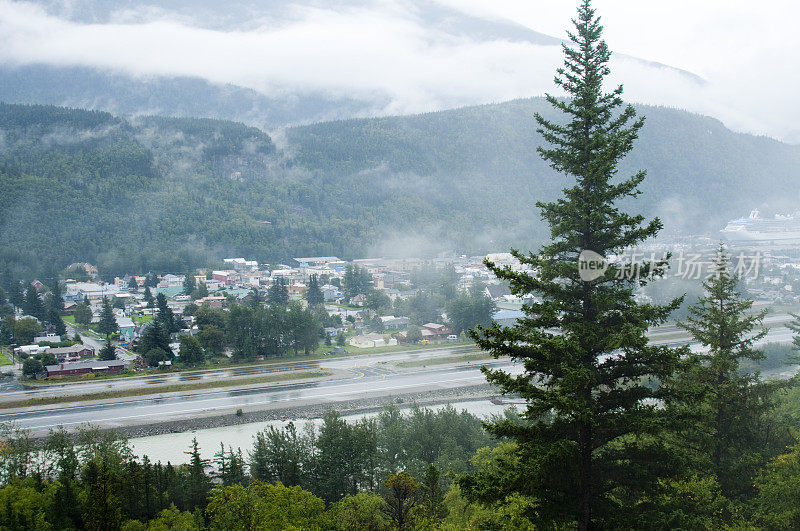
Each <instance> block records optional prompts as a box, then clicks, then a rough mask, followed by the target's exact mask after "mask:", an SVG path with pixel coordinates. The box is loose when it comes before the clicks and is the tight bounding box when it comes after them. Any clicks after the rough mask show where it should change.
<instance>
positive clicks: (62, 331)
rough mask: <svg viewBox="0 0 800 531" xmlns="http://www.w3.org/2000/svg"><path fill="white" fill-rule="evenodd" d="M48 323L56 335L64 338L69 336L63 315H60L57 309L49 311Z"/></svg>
mask: <svg viewBox="0 0 800 531" xmlns="http://www.w3.org/2000/svg"><path fill="white" fill-rule="evenodd" d="M47 322H48V323H50V325H51V326H52V327H53V331H54V332H55V333H56V335H58V336H61V337H64V336H65V335H66V334H67V325H66V324H64V320H63V319H62V318H61V314H59V313H58V310H57V309H55V308H50V309H49V310H48V311H47Z"/></svg>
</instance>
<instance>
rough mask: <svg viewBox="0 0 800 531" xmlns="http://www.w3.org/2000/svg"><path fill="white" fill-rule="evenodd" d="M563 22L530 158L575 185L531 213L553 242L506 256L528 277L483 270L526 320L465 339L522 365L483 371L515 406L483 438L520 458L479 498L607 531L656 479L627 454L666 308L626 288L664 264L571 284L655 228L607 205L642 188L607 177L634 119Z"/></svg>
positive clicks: (598, 44)
mask: <svg viewBox="0 0 800 531" xmlns="http://www.w3.org/2000/svg"><path fill="white" fill-rule="evenodd" d="M574 24H575V32H574V33H572V32H570V33H569V38H570V41H571V42H570V43H568V44H565V45H564V46H563V51H564V55H565V64H564V67H563V68H559V69H558V74H557V76H556V79H555V82H556V84H557V85H558V86H559V87H561V88H562V89H563V90H564V91H565V92H566V93H567V96H568V98H567V99H560V98H556V97H554V96H551V95H548V96H547V100H548V101H549V102H550V104H551V105H552V106H553V107H554V108H555V109H556V110H558V111H561V113H562V114H563V121H559V122H552V121H548V120H546V119H544V118H543V117H542V116H539V115H536V120H537V122H538V123H539V125H540V130H539V131H540V132H541V134H542V136H543V138H544V139H545V141H546V142H548V143H549V144H550V147H545V148H539V149H538V151H539V154H540V155H541V156H542V157H543V158H544V159H545V160H547V161H548V162H549V163H550V165H551V166H552V167H553V168H554V169H555V170H556V171H558V172H559V173H562V174H564V175H566V176H568V177H570V178H571V179H574V180H575V182H574V185H573V186H571V187H568V188H566V189H565V190H564V196H563V197H561V198H560V199H558V200H556V201H555V202H551V203H539V204H538V207H539V208H540V209H541V211H542V217H543V218H544V219H545V220H546V221H547V222H548V224H549V225H550V231H551V237H552V242H551V243H549V244H547V245H545V246H543V247H542V248H541V249H540V250H539V252H538V253H536V254H534V253H527V254H526V253H522V252H520V251H518V250H512V254H513V255H514V256H515V257H516V258H517V259H518V260H519V261H520V262H521V263H522V264H523V265H526V266H529V269H530V270H535V271H537V274H535V275H534V274H530V273H528V272H525V271H514V270H512V269H511V268H504V267H499V266H497V265H495V264H493V263H491V262H488V261H487V264H486V265H487V267H489V268H490V269H491V270H492V271H493V273H494V274H495V275H496V276H497V277H498V278H500V279H502V280H506V281H508V282H509V283H510V287H511V291H512V293H514V294H515V295H520V296H522V295H527V294H534V295H536V296H537V301H536V302H533V303H531V304H529V305H526V306H524V307H523V308H524V311H525V313H526V316H525V318H523V319H520V320H519V322H518V323H517V324H516V325H515V326H512V327H501V326H498V325H495V326H493V327H492V328H478V329H476V330H473V331H472V332H471V335H472V337H473V338H474V339H475V341H476V343H477V344H478V345H479V346H480V347H481V348H482V349H484V350H488V351H490V352H491V353H492V354H494V355H495V356H501V355H507V356H510V357H511V358H512V359H514V360H516V361H519V362H520V363H521V364H522V366H523V367H524V372H523V373H522V374H521V375H518V376H515V375H512V374H509V373H507V372H505V371H503V370H490V369H484V372H485V373H486V375H487V379H488V380H489V381H490V382H491V383H494V384H496V385H498V386H500V388H501V389H502V391H503V392H505V393H519V394H520V395H521V396H522V397H523V398H524V399H525V400H526V402H527V406H526V409H525V411H524V413H523V414H522V417H523V421H524V422H521V423H520V422H516V421H514V420H513V419H505V420H500V421H496V422H493V423H492V424H490V426H489V429H490V431H491V432H492V433H493V434H495V435H497V436H500V437H507V438H510V439H512V440H514V441H516V443H517V452H518V454H519V459H520V461H519V462H520V466H518V467H511V468H510V469H509V470H508V471H507V472H508V474H507V475H506V476H504V478H505V480H504V481H502V482H501V484H500V485H493V486H492V489H491V490H492V491H493V494H492V497H494V496H498V495H500V496H502V493H514V492H516V493H520V494H523V495H531V496H533V497H535V498H536V499H537V500H538V501H539V506H538V507H537V513H538V517H539V518H540V520H541V523H542V526H543V527H552V526H555V527H558V526H561V525H568V526H569V525H577V527H578V529H589V528H591V527H614V526H615V522H616V523H619V520H615V519H622V518H625V512H626V509H625V508H624V507H623V500H624V499H625V496H616V495H615V492H616V493H620V492H624V493H626V495H631V493H632V492H633V491H635V490H636V489H637V488H640V487H643V486H644V485H645V484H646V483H647V482H648V480H653V481H654V480H655V476H656V474H657V472H656V471H651V470H650V468H649V467H651V466H655V465H657V464H659V462H658V460H653V459H652V458H651V456H647V455H641V454H642V453H645V452H644V451H643V450H644V448H643V449H642V451H641V452H640V451H634V450H633V443H634V442H636V441H637V440H638V437H640V436H645V435H646V434H648V433H652V432H654V431H656V430H658V429H659V428H660V426H661V424H662V421H661V417H662V414H661V412H660V411H659V409H658V408H657V406H656V405H655V404H654V400H653V399H656V398H658V397H659V396H660V393H659V391H658V390H657V388H656V386H654V385H648V384H649V382H651V380H652V379H656V378H657V379H661V378H664V377H666V376H667V375H669V374H670V373H671V372H672V370H673V368H674V366H675V364H676V363H677V358H678V356H677V354H676V353H675V352H674V351H672V350H670V349H669V348H667V347H659V346H652V345H649V344H648V339H647V337H646V335H645V334H646V332H647V330H648V328H649V327H650V326H653V325H657V324H660V323H662V322H664V321H665V320H666V319H667V317H668V315H669V313H670V311H672V310H673V309H675V308H677V306H678V304H679V301H673V302H672V303H670V304H669V305H666V306H654V305H647V304H637V303H636V302H635V301H634V298H633V292H634V289H635V287H636V286H637V284H641V285H643V284H645V283H646V278H647V277H648V275H650V274H656V275H657V274H659V273H662V272H663V269H662V268H663V267H666V265H665V263H663V262H654V263H645V264H642V265H641V268H640V269H639V272H640V274H641V276H640V277H636V278H630V277H629V276H627V275H625V274H623V273H626V271H623V270H622V269H621V266H618V265H615V264H613V263H611V264H606V266H607V267H606V268H605V269H604V270H603V269H601V270H600V275H599V276H598V277H597V278H591V277H590V276H588V275H585V274H584V275H582V274H581V266H580V265H579V264H580V263H585V262H584V259H585V258H586V256H587V255H586V254H585V253H584V254H583V255H581V253H582V251H592V252H594V253H597V255H599V256H601V257H609V256H611V255H618V254H620V253H621V252H623V250H625V249H627V248H631V247H634V246H635V245H637V244H638V243H640V242H642V241H643V240H645V239H647V238H650V237H652V236H654V235H655V234H656V233H657V232H658V231H659V229H660V228H661V222H660V221H659V220H658V219H654V220H652V221H650V222H645V220H644V218H643V216H640V215H631V214H627V213H625V212H623V211H621V210H620V209H619V207H618V202H619V201H621V200H623V199H626V198H630V197H634V196H636V195H638V194H639V190H638V186H639V184H640V183H641V182H642V180H643V179H644V177H645V172H643V171H640V172H638V173H636V174H635V175H633V176H632V177H628V178H621V179H617V178H616V174H617V165H618V163H619V162H620V160H621V159H622V158H623V157H624V156H625V155H626V154H627V153H628V152H629V151H630V150H631V149H632V148H633V142H634V140H635V139H636V137H637V134H638V132H639V130H640V129H641V127H642V125H643V120H642V119H641V118H639V119H637V118H636V113H635V111H634V109H633V107H631V106H629V105H627V106H626V105H623V101H622V98H621V95H622V87H621V86H620V87H617V88H615V89H614V90H613V91H611V92H610V93H606V92H604V91H603V86H602V84H603V80H604V78H605V77H606V76H607V75H608V73H609V68H608V66H607V63H608V61H609V58H610V52H609V50H608V47H607V46H606V44H605V42H604V41H603V40H602V26H601V25H600V20H599V18H598V17H596V16H595V11H594V9H592V7H591V3H590V1H589V0H583V1H582V2H581V4H580V6H579V8H578V16H577V18H576V19H575V20H574ZM589 256H591V255H589ZM579 257H580V258H579ZM626 277H627V278H626ZM501 466H502V464H501ZM634 471H635V472H634ZM461 483H462V487H463V488H464V490H465V492H467V494H468V495H470V496H472V497H479V496H480V495H481V494H482V493H486V492H488V490H487V488H482V487H487V486H486V485H483V486H482V485H481V477H480V475H477V476H468V477H465V478H464V479H463V480H462V482H461ZM612 491H615V492H612Z"/></svg>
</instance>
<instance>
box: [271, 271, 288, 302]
mask: <svg viewBox="0 0 800 531" xmlns="http://www.w3.org/2000/svg"><path fill="white" fill-rule="evenodd" d="M267 303H269V304H278V305H286V304H288V303H289V290H288V288H287V287H286V281H285V280H284V279H283V277H278V278H276V279H275V280H273V281H272V284H271V285H270V287H269V289H268V290H267Z"/></svg>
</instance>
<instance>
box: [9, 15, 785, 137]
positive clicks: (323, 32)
mask: <svg viewBox="0 0 800 531" xmlns="http://www.w3.org/2000/svg"><path fill="white" fill-rule="evenodd" d="M437 1H438V2H439V3H440V4H442V5H445V6H449V7H450V8H453V9H455V10H459V11H462V12H464V13H466V14H469V15H472V16H475V17H479V18H482V19H486V20H513V21H515V22H518V23H520V24H523V25H525V26H527V27H529V28H531V29H533V30H536V31H539V32H542V33H545V34H548V35H552V36H556V37H564V35H565V30H566V28H567V26H568V25H569V19H570V18H571V17H572V16H573V15H574V11H575V4H576V2H571V1H565V0H557V1H556V0H491V1H489V0H437ZM61 3H62V4H63V5H65V6H70V5H71V4H74V9H75V10H78V9H81V6H80V2H77V3H73V2H69V1H63V2H61ZM154 4H157V2H154ZM267 4H268V2H267ZM222 5H224V4H222ZM327 5H331V4H330V3H327V2H317V3H313V2H311V3H308V2H307V3H304V4H302V5H300V4H298V5H297V6H295V7H293V8H292V9H290V10H289V12H290V15H291V16H289V17H286V16H285V13H283V14H282V16H284V18H282V19H280V20H278V19H274V18H273V19H271V18H269V17H266V18H264V19H263V20H262V19H257V20H254V21H249V22H248V23H247V24H241V26H240V27H234V28H232V27H224V28H220V27H214V26H213V25H211V24H209V23H207V21H206V22H205V23H204V21H203V20H200V19H195V18H192V17H191V16H187V15H186V13H185V12H181V13H178V12H173V11H170V10H167V9H164V8H162V7H158V6H156V7H152V6H151V7H147V8H142V9H141V10H136V9H134V10H131V9H130V8H126V9H120V10H119V11H118V12H115V13H113V14H112V16H110V17H108V18H107V19H106V20H102V21H101V22H100V23H94V24H88V23H85V22H79V21H78V20H80V17H78V18H76V17H69V16H68V15H65V14H64V13H65V12H64V11H63V10H62V11H58V10H55V11H54V10H53V9H50V10H49V11H46V10H45V9H43V8H42V7H41V6H40V5H38V4H32V3H28V2H11V1H9V0H0V62H3V63H5V64H12V65H14V64H31V63H34V64H54V65H70V66H73V65H79V66H92V67H97V68H101V69H109V70H113V71H115V72H122V73H126V74H130V75H137V76H154V75H155V76H158V75H167V76H170V75H185V76H198V77H202V78H205V79H207V80H209V81H212V82H218V83H234V84H237V85H242V86H246V87H250V88H253V89H255V90H258V91H260V92H263V93H265V94H275V93H281V94H286V93H294V92H306V93H308V92H321V93H327V94H334V95H337V96H342V95H349V96H355V97H363V98H378V99H381V98H382V99H383V101H388V102H389V104H388V105H386V106H385V107H383V108H382V109H381V110H380V112H382V113H409V112H420V111H430V110H437V109H442V108H448V107H453V106H458V105H466V104H476V103H486V102H497V101H504V100H507V99H511V98H517V97H526V96H534V95H540V94H542V93H544V92H546V91H553V90H554V88H553V86H552V77H553V72H554V69H555V68H556V67H557V66H558V64H559V63H560V61H561V55H560V51H559V50H558V48H557V47H555V46H540V45H535V44H533V43H530V42H519V41H517V42H513V41H509V40H505V39H499V38H491V37H489V38H487V37H485V36H475V35H464V34H460V33H459V32H458V31H451V30H452V28H450V29H448V28H442V27H441V26H436V27H434V26H431V25H430V24H428V23H427V22H426V20H424V19H423V18H421V17H420V16H419V12H418V10H417V9H416V6H415V4H414V3H413V2H409V1H403V0H374V1H371V0H364V1H363V2H358V3H350V4H347V7H342V5H339V7H337V8H335V9H334V8H328V7H325V6H327ZM595 7H596V8H597V10H598V12H599V14H600V15H601V16H602V17H603V22H604V25H605V28H606V33H605V37H606V40H607V42H608V44H609V46H610V47H611V49H612V50H614V51H617V52H621V53H622V54H627V55H629V56H633V57H638V58H642V59H646V60H649V61H657V62H660V63H664V64H667V65H670V66H673V67H676V68H680V69H684V70H687V71H689V72H692V73H695V74H697V75H699V76H701V77H702V78H704V79H705V80H706V83H703V84H699V83H697V82H695V81H692V80H691V78H689V77H687V76H682V75H681V74H679V73H677V72H675V71H671V70H668V69H663V68H653V67H648V66H646V65H644V64H643V63H641V62H637V61H632V60H629V59H625V58H624V57H620V56H618V57H617V58H616V59H615V60H614V62H613V63H612V68H613V70H614V74H613V80H612V81H615V82H616V81H622V82H624V84H625V89H626V91H625V94H626V97H627V99H629V100H631V101H636V102H643V103H654V104H664V105H670V106H675V107H680V108H685V109H688V110H692V111H697V112H701V113H704V114H709V115H712V116H715V117H717V118H719V119H721V120H722V121H724V122H725V123H726V125H728V126H729V127H731V128H733V129H736V130H740V131H746V132H752V133H757V134H767V135H770V136H773V137H777V138H781V139H784V140H787V141H791V142H800V125H798V124H800V105H798V103H797V99H796V98H797V95H798V94H800V54H798V50H800V32H798V31H797V26H798V21H799V20H800V2H797V1H790V0H764V1H762V2H752V1H751V0H748V1H746V2H745V1H737V0H702V1H697V0H694V1H689V0H671V1H670V2H652V1H643V0H596V1H595Z"/></svg>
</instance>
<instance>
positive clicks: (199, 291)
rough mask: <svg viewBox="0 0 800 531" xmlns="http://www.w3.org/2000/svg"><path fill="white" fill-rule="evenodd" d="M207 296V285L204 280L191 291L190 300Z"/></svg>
mask: <svg viewBox="0 0 800 531" xmlns="http://www.w3.org/2000/svg"><path fill="white" fill-rule="evenodd" d="M203 297H208V287H207V286H206V283H205V282H200V283H199V284H198V285H197V288H196V289H195V290H194V291H193V292H192V300H195V301H196V300H197V299H202V298H203Z"/></svg>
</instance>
